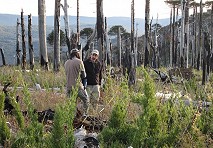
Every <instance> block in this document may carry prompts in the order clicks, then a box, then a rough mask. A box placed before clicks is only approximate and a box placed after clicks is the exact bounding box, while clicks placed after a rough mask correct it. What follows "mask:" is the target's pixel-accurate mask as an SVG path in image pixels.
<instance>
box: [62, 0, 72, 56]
mask: <svg viewBox="0 0 213 148" xmlns="http://www.w3.org/2000/svg"><path fill="white" fill-rule="evenodd" d="M62 8H63V10H64V24H65V36H66V43H67V47H68V54H69V56H70V51H71V43H70V29H69V15H68V11H67V9H68V4H67V0H64V6H62Z"/></svg>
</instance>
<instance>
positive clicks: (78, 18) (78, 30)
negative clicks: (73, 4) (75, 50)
mask: <svg viewBox="0 0 213 148" xmlns="http://www.w3.org/2000/svg"><path fill="white" fill-rule="evenodd" d="M77 44H78V45H79V44H80V17H79V0H77Z"/></svg>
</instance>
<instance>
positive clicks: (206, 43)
mask: <svg viewBox="0 0 213 148" xmlns="http://www.w3.org/2000/svg"><path fill="white" fill-rule="evenodd" d="M208 50H209V51H210V47H209V43H208V36H207V33H206V32H204V49H203V65H202V67H203V74H202V85H205V84H206V80H207V65H206V64H207V56H206V51H208Z"/></svg>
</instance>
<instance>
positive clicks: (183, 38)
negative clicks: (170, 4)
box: [180, 0, 186, 67]
mask: <svg viewBox="0 0 213 148" xmlns="http://www.w3.org/2000/svg"><path fill="white" fill-rule="evenodd" d="M185 3H186V2H185V0H182V1H181V12H182V17H181V35H180V67H184V63H185V62H184V61H185V60H184V48H185V46H184V41H185Z"/></svg>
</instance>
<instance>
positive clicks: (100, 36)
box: [96, 0, 104, 64]
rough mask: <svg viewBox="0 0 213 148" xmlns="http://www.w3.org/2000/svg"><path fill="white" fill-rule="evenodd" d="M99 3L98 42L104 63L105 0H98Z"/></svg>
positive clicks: (100, 55)
mask: <svg viewBox="0 0 213 148" xmlns="http://www.w3.org/2000/svg"><path fill="white" fill-rule="evenodd" d="M96 3H97V26H96V27H97V42H98V50H99V52H100V54H99V59H100V61H101V62H102V64H103V59H104V48H103V41H104V18H103V0H96Z"/></svg>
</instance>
